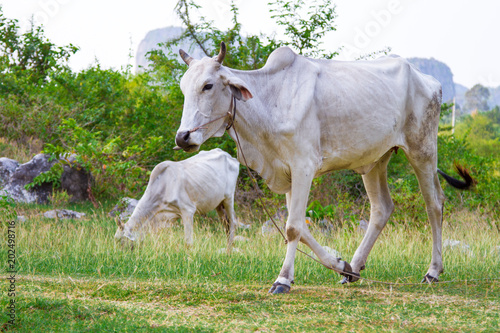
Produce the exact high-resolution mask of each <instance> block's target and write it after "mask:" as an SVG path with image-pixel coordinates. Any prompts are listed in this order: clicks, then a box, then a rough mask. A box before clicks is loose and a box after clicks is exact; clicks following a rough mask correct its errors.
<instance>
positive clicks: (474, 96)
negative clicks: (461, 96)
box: [464, 84, 490, 111]
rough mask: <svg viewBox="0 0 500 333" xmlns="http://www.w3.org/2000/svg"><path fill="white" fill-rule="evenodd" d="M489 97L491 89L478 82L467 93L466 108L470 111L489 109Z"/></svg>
mask: <svg viewBox="0 0 500 333" xmlns="http://www.w3.org/2000/svg"><path fill="white" fill-rule="evenodd" d="M488 98H490V91H489V90H488V88H486V87H484V86H482V85H480V84H476V85H475V86H474V87H472V88H471V89H469V90H468V91H467V92H466V93H465V106H464V108H465V110H468V111H474V110H478V111H487V110H489V106H488Z"/></svg>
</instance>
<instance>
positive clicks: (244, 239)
mask: <svg viewBox="0 0 500 333" xmlns="http://www.w3.org/2000/svg"><path fill="white" fill-rule="evenodd" d="M233 241H234V242H242V243H243V242H248V241H249V239H248V238H246V237H243V236H240V235H237V236H234V239H233Z"/></svg>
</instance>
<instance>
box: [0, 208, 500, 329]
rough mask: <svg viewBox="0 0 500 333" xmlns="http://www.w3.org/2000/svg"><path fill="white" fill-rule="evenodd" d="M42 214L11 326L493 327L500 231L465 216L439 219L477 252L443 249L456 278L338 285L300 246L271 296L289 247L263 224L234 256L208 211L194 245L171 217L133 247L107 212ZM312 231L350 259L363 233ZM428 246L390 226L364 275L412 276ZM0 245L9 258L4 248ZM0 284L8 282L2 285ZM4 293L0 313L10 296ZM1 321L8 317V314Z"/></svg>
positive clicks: (22, 230)
mask: <svg viewBox="0 0 500 333" xmlns="http://www.w3.org/2000/svg"><path fill="white" fill-rule="evenodd" d="M39 210H40V207H39V206H26V207H22V208H21V209H20V212H21V213H22V214H24V215H25V216H26V217H27V221H26V222H22V223H18V224H17V226H16V254H17V260H18V261H17V270H18V273H17V278H18V280H17V286H16V288H17V296H16V304H17V308H16V311H17V316H18V317H17V320H16V326H15V327H14V328H13V329H14V331H18V332H33V331H40V332H45V331H47V332H80V331H90V332H104V331H120V332H137V331H139V332H140V331H144V332H146V331H147V332H150V331H153V332H154V331H158V332H193V331H195V332H221V331H226V332H236V331H248V332H250V331H264V332H266V331H270V332H272V331H293V332H296V331H325V330H332V331H335V330H339V331H349V330H354V331H492V332H493V331H498V330H500V281H499V280H490V281H486V280H483V279H485V278H490V279H498V278H499V277H500V273H499V272H500V253H499V252H498V250H497V248H496V247H497V246H498V245H500V235H499V233H498V230H497V229H496V228H495V227H492V226H491V223H489V222H484V221H483V219H482V218H481V217H479V216H476V215H475V214H472V213H467V212H462V213H459V214H455V215H452V216H449V217H448V220H447V221H445V227H444V238H445V239H446V238H450V239H457V240H460V241H464V242H465V243H467V244H469V245H470V248H471V250H472V254H468V253H463V252H461V251H460V250H445V252H444V262H445V272H444V274H442V275H441V280H460V281H458V282H454V283H449V284H438V285H432V286H431V285H415V286H388V285H379V284H372V283H368V282H366V281H361V282H358V283H356V284H353V285H349V286H342V285H339V284H338V281H339V280H340V276H339V275H338V274H336V273H334V272H333V271H330V270H328V269H326V268H324V267H323V266H321V265H319V264H318V263H316V262H314V261H312V260H310V259H308V258H307V257H306V256H303V255H300V254H298V255H297V258H296V269H295V283H296V284H295V285H294V286H293V287H292V291H291V293H290V294H288V295H274V296H273V295H269V294H267V290H268V288H269V287H270V285H271V284H272V283H273V282H274V280H275V278H276V277H277V274H278V273H279V270H280V267H281V264H282V261H283V259H284V255H285V245H284V244H283V241H282V240H281V239H280V236H279V235H275V236H270V237H269V236H268V237H264V236H262V235H261V233H260V224H258V223H255V224H254V225H253V226H252V228H251V229H249V230H238V234H240V235H242V236H245V237H247V238H248V239H249V241H248V242H243V243H236V244H235V246H236V247H237V248H239V249H240V252H238V253H233V254H232V255H230V256H229V255H227V254H225V253H224V252H219V250H220V249H221V248H223V247H225V246H226V244H225V236H224V234H223V231H222V226H220V225H219V224H218V223H217V222H216V220H214V219H212V218H208V220H207V219H203V220H198V221H197V224H196V228H195V244H194V246H193V247H191V248H186V247H185V245H184V242H183V229H182V227H181V225H180V224H177V225H175V226H174V227H172V228H168V229H164V230H162V231H161V232H158V233H156V234H154V235H149V236H148V237H146V239H145V241H144V242H143V243H142V244H141V245H140V246H138V247H136V248H135V249H134V250H133V251H131V250H128V249H124V248H122V247H121V246H120V245H119V244H117V243H116V242H115V241H114V238H113V236H114V233H115V230H116V227H115V224H114V221H113V220H112V219H111V218H109V217H107V216H106V214H105V211H107V210H93V209H90V208H88V207H87V208H86V212H87V214H88V215H87V218H85V219H82V220H59V221H55V220H49V219H45V218H41V217H40V216H35V214H37V213H39ZM314 233H315V236H316V237H317V239H318V240H319V241H320V243H321V244H323V245H327V246H329V247H331V248H335V249H337V250H339V251H340V252H341V253H342V254H343V258H344V259H346V260H350V259H351V257H352V255H353V253H354V251H355V249H356V247H357V246H358V244H359V243H360V241H361V238H362V236H361V235H360V234H359V233H357V232H356V231H353V230H350V229H349V228H346V229H339V230H336V231H334V232H333V233H332V234H331V235H323V234H321V233H319V232H317V231H315V230H314ZM2 235H6V228H5V225H4V224H2ZM3 243H5V242H3ZM431 244H432V242H431V233H430V228H427V229H421V230H416V229H407V228H405V227H402V226H400V227H398V226H390V225H388V226H387V228H386V229H385V230H384V232H383V233H382V235H381V237H380V238H379V240H378V242H377V243H376V244H375V247H374V249H373V250H372V253H371V255H370V257H369V261H368V262H367V269H366V270H365V271H363V272H362V273H363V277H367V278H370V279H374V280H381V281H387V282H405V283H408V282H410V283H412V282H415V283H417V282H419V281H420V279H421V278H422V276H423V275H424V274H425V272H426V270H427V267H428V263H429V261H430V255H431V254H430V252H431V251H430V247H431ZM301 248H302V249H304V250H306V252H309V250H308V249H306V248H305V247H304V246H303V245H301ZM0 253H1V254H0V256H1V258H7V248H6V247H4V246H3V247H2V249H1V252H0ZM4 262H5V263H6V260H3V262H2V264H4ZM4 267H6V266H4ZM476 279H478V280H480V281H476ZM0 287H1V288H2V289H3V290H7V288H8V286H7V284H6V283H4V282H2V284H1V285H0ZM0 295H1V296H0V297H1V298H0V299H1V300H2V303H1V304H2V308H3V309H4V308H5V306H4V304H7V302H8V301H9V298H8V297H7V293H6V292H2V293H0ZM0 318H1V320H2V321H1V323H4V322H6V320H7V318H6V315H5V313H4V311H3V312H2V314H1V317H0ZM5 327H7V326H5Z"/></svg>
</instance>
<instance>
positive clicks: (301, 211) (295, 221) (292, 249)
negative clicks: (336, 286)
mask: <svg viewBox="0 0 500 333" xmlns="http://www.w3.org/2000/svg"><path fill="white" fill-rule="evenodd" d="M312 179H313V172H302V173H301V172H295V173H292V190H291V192H289V193H287V195H286V199H287V207H288V211H289V215H288V220H287V222H286V237H287V241H288V243H287V251H286V257H285V262H284V263H283V267H282V268H281V271H280V274H279V276H278V278H277V279H276V281H275V282H274V284H273V286H272V287H271V289H270V290H269V292H270V293H273V294H281V293H288V292H289V291H290V287H291V283H292V281H293V277H294V262H295V253H296V252H297V246H298V243H299V241H302V242H303V243H305V244H307V245H308V246H309V247H310V248H311V249H312V250H313V251H314V253H316V255H317V256H318V258H319V259H320V261H321V262H322V263H323V265H325V266H327V267H328V268H331V269H334V270H335V271H337V272H339V273H342V272H344V271H350V266H349V264H347V263H346V262H344V261H341V260H340V259H339V258H335V257H333V256H332V255H331V254H329V253H328V252H327V251H326V250H325V249H324V248H323V247H322V246H321V245H320V244H319V243H318V242H317V241H316V240H315V239H314V237H313V236H312V235H311V233H310V232H309V230H308V228H307V226H306V223H305V216H306V208H307V199H308V197H309V190H310V188H311V182H312Z"/></svg>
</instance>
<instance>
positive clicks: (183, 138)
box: [175, 131, 191, 149]
mask: <svg viewBox="0 0 500 333" xmlns="http://www.w3.org/2000/svg"><path fill="white" fill-rule="evenodd" d="M190 134H191V133H189V131H184V132H179V133H177V135H176V136H175V143H176V144H177V145H178V146H179V147H181V148H182V149H184V148H186V147H188V146H189V143H188V141H189V135H190Z"/></svg>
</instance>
